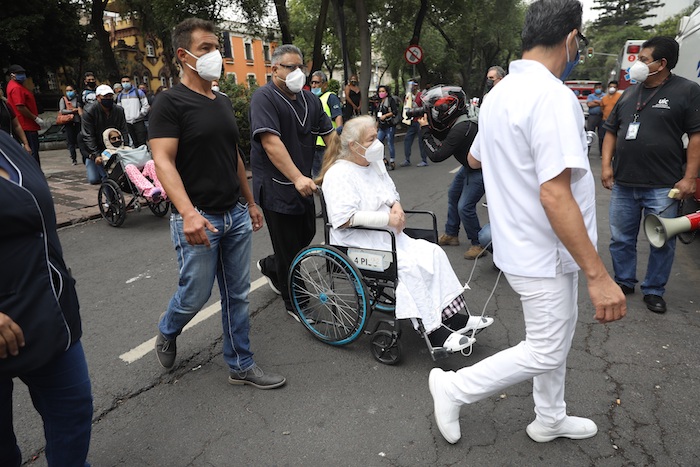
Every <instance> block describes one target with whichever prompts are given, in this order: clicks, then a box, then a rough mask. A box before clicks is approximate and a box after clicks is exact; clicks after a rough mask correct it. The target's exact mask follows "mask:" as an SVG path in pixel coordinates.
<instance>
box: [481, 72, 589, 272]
mask: <svg viewBox="0 0 700 467" xmlns="http://www.w3.org/2000/svg"><path fill="white" fill-rule="evenodd" d="M509 71H510V73H509V74H508V76H506V77H505V78H504V79H503V80H501V81H500V82H499V83H498V86H496V87H494V88H493V90H491V92H490V93H489V98H488V99H487V100H484V104H483V106H482V108H481V111H480V113H479V133H478V135H477V137H476V139H475V140H474V144H473V145H472V148H471V153H472V155H473V156H474V157H475V158H476V159H477V160H479V161H481V164H482V169H483V175H484V184H485V187H486V197H487V198H488V200H489V219H490V221H491V234H492V239H493V249H494V255H493V256H494V262H495V263H496V265H497V266H498V267H499V268H501V269H502V270H503V271H504V272H506V273H509V274H515V275H519V276H525V277H554V276H555V275H556V270H557V264H558V263H559V262H561V268H562V272H564V273H568V272H573V271H577V270H578V269H579V267H578V265H577V264H576V263H575V261H574V260H573V258H572V257H571V255H570V254H569V252H568V251H567V250H566V248H565V247H564V245H563V244H562V243H561V242H560V241H559V238H558V237H557V236H556V234H555V233H554V230H553V229H552V226H551V225H550V223H549V219H548V218H547V215H546V214H545V211H544V208H543V207H542V204H541V202H540V186H541V185H542V184H543V183H544V182H547V181H549V180H551V179H552V178H554V177H556V176H557V175H559V174H560V173H562V172H563V171H564V170H565V169H567V168H570V169H572V178H571V190H572V193H573V196H574V199H575V200H576V202H577V203H578V205H579V208H580V209H581V213H582V215H583V220H584V223H585V225H586V230H587V232H588V236H589V238H590V239H591V241H592V242H593V244H594V245H595V244H596V242H597V231H596V229H597V227H596V217H595V183H594V180H593V175H592V174H591V169H590V165H589V162H588V152H587V142H586V134H585V131H584V119H583V113H582V112H581V106H580V105H579V103H578V101H577V100H576V97H575V96H574V93H572V92H571V90H570V89H569V88H568V87H566V86H565V85H564V84H563V83H562V82H561V81H560V80H559V79H558V78H557V77H555V76H554V75H552V73H551V72H550V71H549V70H548V69H547V68H545V66H544V65H542V64H541V63H539V62H537V61H532V60H517V61H514V62H512V63H511V65H510V70H509Z"/></svg>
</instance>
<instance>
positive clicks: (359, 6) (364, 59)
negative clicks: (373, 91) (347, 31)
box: [345, 0, 372, 115]
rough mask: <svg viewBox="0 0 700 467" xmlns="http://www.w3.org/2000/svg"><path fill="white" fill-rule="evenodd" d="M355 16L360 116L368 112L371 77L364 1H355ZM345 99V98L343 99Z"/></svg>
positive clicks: (367, 25) (370, 52) (368, 37)
mask: <svg viewBox="0 0 700 467" xmlns="http://www.w3.org/2000/svg"><path fill="white" fill-rule="evenodd" d="M355 15H356V16H357V28H358V32H359V35H360V91H361V92H362V101H361V102H360V111H361V112H362V115H367V112H368V111H369V81H370V78H371V76H372V45H371V43H370V35H369V24H368V23H367V6H366V5H365V0H355ZM347 80H348V76H347V73H346V76H345V82H346V83H347ZM347 97H348V96H345V98H347Z"/></svg>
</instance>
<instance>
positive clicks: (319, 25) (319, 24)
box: [311, 0, 329, 73]
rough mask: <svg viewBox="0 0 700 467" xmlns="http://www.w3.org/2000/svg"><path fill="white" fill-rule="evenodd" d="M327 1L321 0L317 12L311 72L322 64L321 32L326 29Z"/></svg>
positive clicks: (318, 68)
mask: <svg viewBox="0 0 700 467" xmlns="http://www.w3.org/2000/svg"><path fill="white" fill-rule="evenodd" d="M328 3H329V0H321V11H320V12H319V14H318V21H316V33H315V35H314V56H313V60H312V62H311V72H312V73H313V72H314V71H316V70H320V69H321V65H322V64H323V61H324V57H323V50H322V49H321V47H322V45H323V32H324V31H325V29H326V16H328Z"/></svg>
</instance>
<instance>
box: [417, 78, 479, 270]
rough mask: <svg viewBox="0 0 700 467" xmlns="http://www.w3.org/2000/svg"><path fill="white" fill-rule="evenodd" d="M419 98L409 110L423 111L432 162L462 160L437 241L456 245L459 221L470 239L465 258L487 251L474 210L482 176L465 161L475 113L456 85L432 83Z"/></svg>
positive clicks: (475, 128)
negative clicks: (418, 103)
mask: <svg viewBox="0 0 700 467" xmlns="http://www.w3.org/2000/svg"><path fill="white" fill-rule="evenodd" d="M422 100H423V107H422V108H419V109H412V111H413V113H416V114H422V115H421V117H420V118H419V120H418V122H419V123H420V125H421V144H423V145H424V147H425V149H426V152H427V154H428V157H429V158H430V160H431V161H433V162H442V161H444V160H447V159H449V158H450V157H451V156H452V157H454V158H455V159H457V160H458V161H459V163H460V164H462V167H461V168H460V169H459V172H457V175H455V178H454V180H453V181H452V184H451V185H450V188H449V190H448V192H447V222H446V223H445V233H444V234H443V235H441V236H440V238H439V239H438V243H439V244H440V245H453V246H456V245H459V223H460V221H461V222H462V225H463V226H464V230H465V231H466V233H467V237H468V238H469V241H470V242H471V246H470V248H469V249H468V250H467V251H466V252H465V253H464V258H465V259H468V260H473V259H476V258H477V257H478V256H479V255H483V254H486V250H485V249H484V247H483V246H482V245H480V244H479V238H478V237H479V230H481V226H480V224H479V218H478V216H477V214H476V205H477V203H478V202H479V200H480V199H481V198H482V196H484V180H483V177H482V175H481V169H472V168H471V167H469V164H468V163H467V154H468V153H469V148H470V147H471V145H472V142H473V141H474V138H475V137H476V133H477V131H478V114H477V113H476V108H474V107H472V106H471V104H470V103H469V102H468V101H467V98H466V95H465V93H464V91H463V90H462V88H460V87H458V86H444V85H439V86H434V87H432V88H430V89H429V90H428V91H427V92H425V93H424V94H423V96H422ZM416 116H417V115H416Z"/></svg>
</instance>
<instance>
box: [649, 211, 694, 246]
mask: <svg viewBox="0 0 700 467" xmlns="http://www.w3.org/2000/svg"><path fill="white" fill-rule="evenodd" d="M697 229H700V212H696V213H693V214H688V215H685V216H682V217H674V218H672V219H668V218H663V217H659V216H657V215H656V214H647V216H646V217H645V218H644V233H645V234H646V236H647V238H648V239H649V243H651V244H652V246H655V247H656V248H661V247H662V246H664V245H665V244H666V242H667V241H668V239H669V238H671V237H673V236H674V235H678V234H679V233H683V232H689V231H691V230H697Z"/></svg>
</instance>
